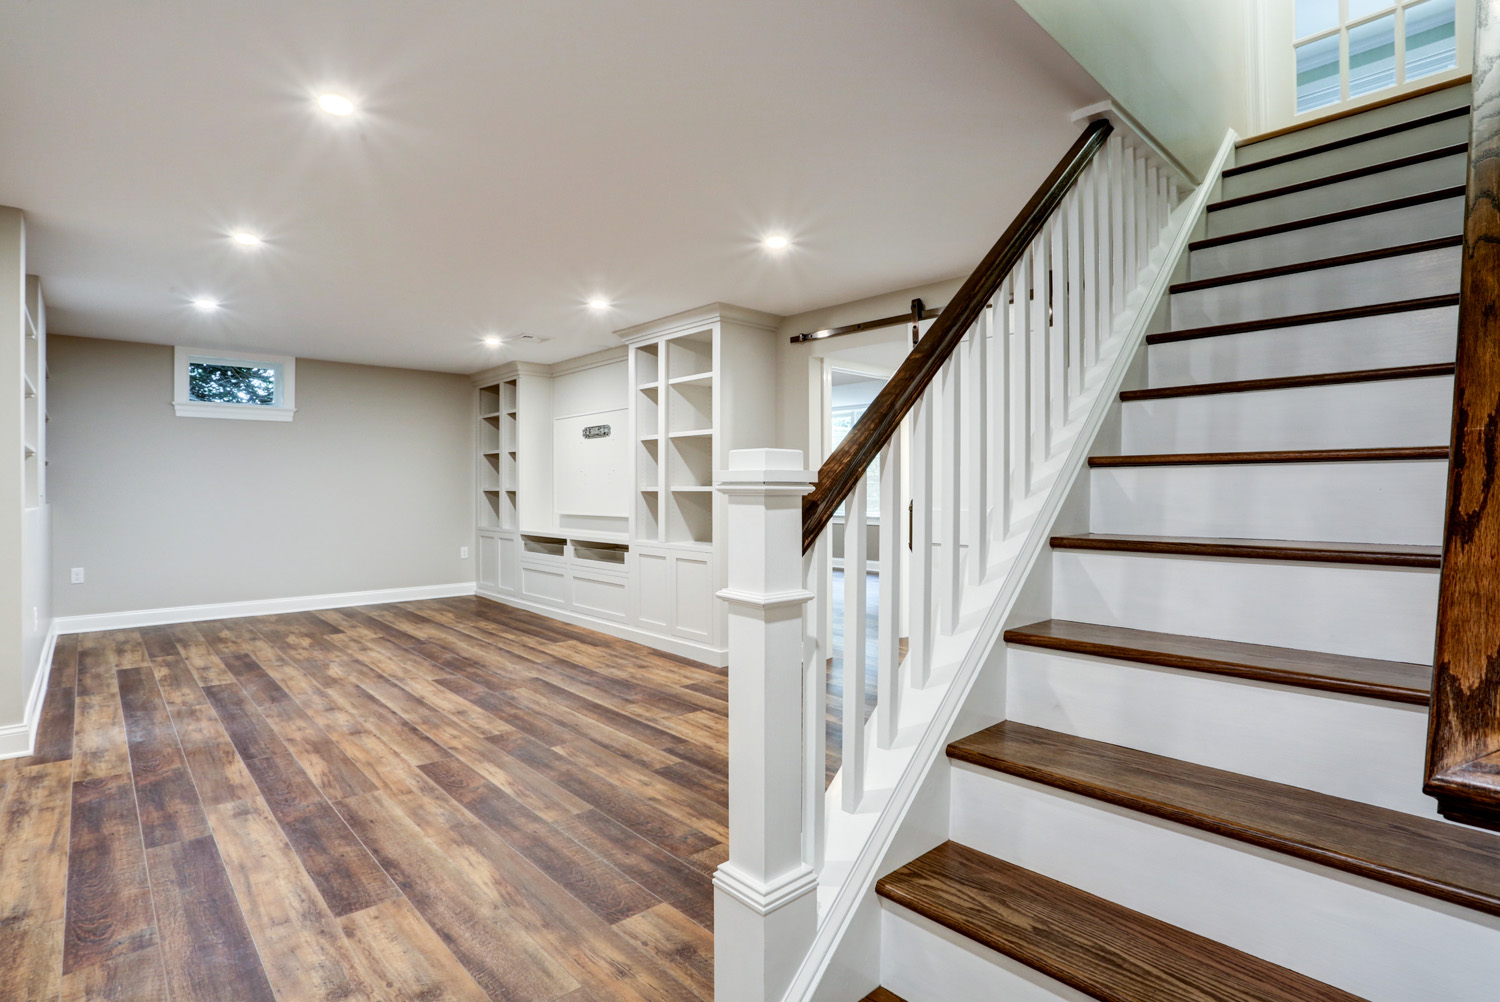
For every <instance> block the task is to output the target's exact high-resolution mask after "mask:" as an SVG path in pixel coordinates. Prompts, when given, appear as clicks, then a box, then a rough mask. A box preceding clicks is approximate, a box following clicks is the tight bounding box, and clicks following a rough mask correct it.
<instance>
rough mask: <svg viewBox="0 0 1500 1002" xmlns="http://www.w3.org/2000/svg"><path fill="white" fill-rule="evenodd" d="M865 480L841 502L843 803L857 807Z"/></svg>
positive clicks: (861, 775)
mask: <svg viewBox="0 0 1500 1002" xmlns="http://www.w3.org/2000/svg"><path fill="white" fill-rule="evenodd" d="M867 504H869V485H868V482H867V480H866V478H865V477H863V476H861V477H860V478H859V483H858V484H857V485H856V486H855V488H854V491H853V493H851V494H850V495H849V497H848V499H847V500H845V501H844V666H843V677H842V678H843V685H844V700H843V739H844V740H843V779H842V782H843V786H844V794H843V802H844V810H846V811H857V810H859V801H860V798H861V797H863V796H864V793H865V629H866V627H867V625H868V624H867V623H866V612H867V610H868V607H867V605H866V604H865V560H866V549H867V547H866V543H865V506H866V505H867Z"/></svg>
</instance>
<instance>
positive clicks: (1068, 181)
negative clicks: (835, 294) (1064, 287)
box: [802, 118, 1113, 553]
mask: <svg viewBox="0 0 1500 1002" xmlns="http://www.w3.org/2000/svg"><path fill="white" fill-rule="evenodd" d="M1111 131H1113V126H1111V125H1110V124H1109V122H1108V120H1106V119H1102V118H1101V119H1098V120H1097V121H1094V122H1091V123H1089V127H1088V128H1087V129H1085V130H1084V131H1083V135H1081V136H1079V137H1078V141H1077V142H1075V143H1074V144H1073V146H1072V148H1071V149H1069V150H1068V152H1067V155H1066V156H1064V157H1063V158H1062V160H1061V161H1059V162H1058V164H1057V166H1056V167H1054V168H1053V169H1052V173H1051V174H1048V175H1047V180H1045V181H1043V182H1042V186H1041V187H1040V188H1038V189H1037V190H1036V194H1034V195H1032V196H1031V199H1030V200H1029V201H1028V202H1027V203H1026V205H1025V206H1024V207H1023V208H1022V209H1021V212H1020V214H1019V215H1017V216H1016V218H1015V220H1014V221H1013V222H1012V223H1011V224H1010V226H1009V227H1007V228H1006V230H1005V232H1004V233H1003V234H1002V235H1001V237H1000V239H999V240H998V241H996V243H995V246H994V247H992V248H990V252H989V253H988V254H986V255H985V257H984V260H983V261H981V262H979V267H978V268H975V269H974V273H973V274H971V275H970V276H969V277H968V278H967V279H966V280H965V281H964V284H963V285H962V286H961V287H960V288H959V290H958V292H957V293H956V294H955V295H954V297H953V299H952V301H951V302H949V303H948V305H947V306H945V307H943V312H942V314H941V315H939V316H938V318H937V321H936V322H935V323H934V324H933V325H932V328H931V329H930V330H929V331H928V332H927V335H926V336H925V337H923V338H922V340H921V341H919V342H917V345H916V347H915V348H913V349H912V350H911V354H909V355H907V356H906V360H905V361H904V362H902V363H901V367H900V368H899V369H897V370H896V374H895V375H894V376H892V377H891V379H890V382H888V383H886V384H885V387H884V388H883V389H882V390H881V391H880V393H879V394H877V395H876V397H875V399H874V400H873V401H872V402H871V403H870V406H869V407H868V408H866V410H865V413H864V415H863V416H862V417H861V418H860V419H859V420H858V421H856V422H855V423H854V427H853V428H851V429H849V434H848V435H846V436H845V437H844V440H843V441H842V442H840V443H839V445H838V448H836V449H834V450H833V454H832V455H830V456H829V457H828V459H827V460H825V461H824V463H823V465H822V466H821V467H820V468H819V469H818V484H817V486H816V487H814V488H813V490H812V493H811V494H809V495H808V496H807V500H806V502H805V503H804V504H803V507H802V552H803V553H806V552H807V551H808V550H810V549H812V546H813V544H814V543H816V542H817V540H818V536H819V535H820V534H821V533H822V532H823V530H824V529H825V528H827V526H828V523H829V521H830V520H831V519H832V518H833V513H834V511H836V510H837V509H838V506H839V505H841V504H843V503H844V498H846V497H848V496H849V494H850V492H851V491H853V490H854V488H855V485H857V484H858V483H859V480H860V477H862V476H864V472H865V470H867V469H869V467H870V464H871V463H873V462H874V461H875V459H876V457H877V456H879V455H880V450H881V449H884V448H885V445H886V443H887V442H889V441H890V440H891V437H892V436H893V435H895V434H896V429H897V428H899V427H900V426H901V421H902V419H904V418H905V417H906V415H907V413H908V412H909V411H910V410H911V409H912V407H914V406H915V405H916V403H917V401H918V400H920V399H921V398H922V394H923V393H924V392H926V390H927V386H928V384H929V383H931V382H932V381H933V379H934V378H936V376H937V374H938V371H939V370H940V369H942V367H943V363H944V362H946V361H947V360H948V356H949V355H952V354H953V350H954V349H955V348H957V347H958V345H959V342H960V341H962V340H963V336H964V334H965V333H966V332H967V331H968V329H969V328H970V327H972V326H973V325H974V321H976V320H978V319H979V315H980V313H982V312H984V307H985V304H986V303H988V302H989V301H990V299H991V298H992V297H993V296H994V295H995V293H996V291H998V290H999V288H1000V283H1002V282H1004V281H1005V276H1007V275H1009V274H1010V273H1011V271H1012V270H1013V269H1014V268H1015V266H1016V264H1017V263H1018V262H1019V261H1020V260H1021V255H1023V254H1025V253H1026V248H1028V247H1030V246H1031V243H1032V241H1034V240H1035V239H1036V238H1037V235H1038V234H1040V233H1041V232H1042V227H1043V225H1044V224H1045V223H1046V222H1047V219H1048V217H1049V216H1051V215H1052V213H1053V212H1054V211H1055V210H1056V209H1057V207H1058V206H1059V205H1060V204H1062V200H1063V196H1064V195H1066V194H1067V193H1068V189H1069V188H1071V187H1072V186H1073V182H1074V181H1076V180H1077V179H1078V176H1079V175H1080V174H1082V173H1083V169H1084V168H1085V167H1087V166H1088V165H1089V161H1091V160H1092V159H1093V158H1094V155H1095V154H1096V153H1098V152H1099V150H1100V148H1101V147H1103V146H1104V141H1105V140H1106V139H1108V138H1109V134H1110V132H1111Z"/></svg>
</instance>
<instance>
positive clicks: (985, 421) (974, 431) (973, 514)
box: [964, 304, 995, 584]
mask: <svg viewBox="0 0 1500 1002" xmlns="http://www.w3.org/2000/svg"><path fill="white" fill-rule="evenodd" d="M994 316H995V310H994V304H990V305H987V306H986V307H985V308H984V310H983V311H982V312H981V313H980V314H979V320H978V321H976V322H975V324H974V326H973V327H972V328H970V329H969V358H968V360H967V361H966V362H965V363H964V371H965V372H966V373H967V374H968V377H969V385H968V387H967V388H966V389H965V390H964V428H965V434H964V445H965V447H966V450H967V454H968V461H967V462H966V463H965V464H964V466H965V467H966V470H965V472H966V474H967V475H968V485H969V504H968V509H969V517H968V518H967V519H966V520H965V522H964V538H965V539H966V540H967V541H968V546H969V554H968V558H967V559H968V562H969V580H970V581H973V582H974V583H976V584H978V583H979V582H980V581H983V580H984V576H985V574H986V572H988V570H989V563H990V548H989V511H990V498H989V482H990V471H989V448H990V445H989V432H990V426H989V418H988V408H989V398H990V396H991V394H993V393H994V392H995V391H994V388H993V384H991V383H989V382H988V380H989V376H990V368H989V365H988V364H987V358H988V355H989V350H990V345H989V340H990V331H991V330H993V329H994V324H993V320H994Z"/></svg>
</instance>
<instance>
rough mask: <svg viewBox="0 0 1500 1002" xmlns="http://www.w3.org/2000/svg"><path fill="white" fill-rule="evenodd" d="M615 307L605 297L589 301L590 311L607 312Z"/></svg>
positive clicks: (596, 297)
mask: <svg viewBox="0 0 1500 1002" xmlns="http://www.w3.org/2000/svg"><path fill="white" fill-rule="evenodd" d="M613 305H614V304H613V303H611V302H610V301H609V300H608V299H606V298H605V297H603V296H595V297H594V298H593V299H590V300H589V309H591V310H607V309H609V308H610V307H611V306H613Z"/></svg>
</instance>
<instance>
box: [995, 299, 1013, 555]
mask: <svg viewBox="0 0 1500 1002" xmlns="http://www.w3.org/2000/svg"><path fill="white" fill-rule="evenodd" d="M1018 270H1019V269H1013V270H1012V271H1011V273H1010V274H1009V275H1007V276H1006V278H1005V281H1004V282H1002V283H1001V285H1000V295H999V297H998V298H997V299H996V303H995V312H996V313H997V314H999V315H998V316H997V317H996V318H995V322H994V323H993V325H992V327H991V329H992V330H993V331H994V332H995V342H994V344H993V345H992V346H991V351H990V359H991V364H992V365H994V367H995V372H994V378H992V379H991V380H990V385H991V386H993V387H994V393H995V400H994V403H993V405H992V407H991V413H992V414H994V415H995V421H996V428H995V483H996V484H997V485H998V489H997V494H998V495H999V496H998V498H997V499H996V500H997V501H998V504H999V518H998V519H997V521H998V522H999V529H1000V531H999V534H998V535H997V536H996V537H995V538H996V540H997V541H998V542H1000V543H1003V542H1005V541H1006V540H1007V539H1009V538H1010V515H1011V492H1012V491H1014V490H1015V476H1014V474H1013V473H1012V470H1011V454H1012V443H1011V439H1010V435H1011V421H1010V412H1011V406H1012V404H1013V402H1014V401H1015V398H1016V394H1015V388H1014V387H1013V386H1012V385H1011V372H1012V370H1013V368H1014V366H1013V364H1012V356H1011V348H1012V345H1011V332H1012V331H1013V330H1014V326H1013V324H1012V313H1011V309H1012V304H1011V296H1012V294H1013V290H1014V289H1015V287H1016V275H1017V274H1018Z"/></svg>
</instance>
